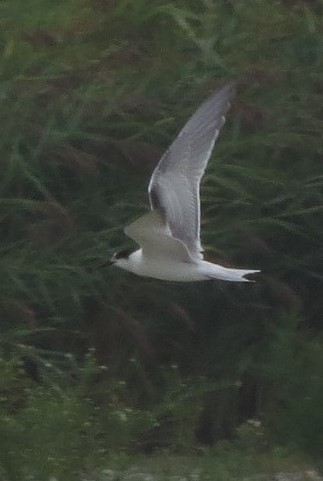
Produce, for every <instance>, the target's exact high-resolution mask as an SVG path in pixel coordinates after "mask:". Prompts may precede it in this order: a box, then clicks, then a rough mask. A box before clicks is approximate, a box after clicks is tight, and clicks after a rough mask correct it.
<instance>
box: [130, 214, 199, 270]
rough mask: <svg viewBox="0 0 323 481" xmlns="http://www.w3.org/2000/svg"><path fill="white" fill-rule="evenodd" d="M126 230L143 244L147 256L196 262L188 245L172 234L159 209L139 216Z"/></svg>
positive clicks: (144, 253)
mask: <svg viewBox="0 0 323 481" xmlns="http://www.w3.org/2000/svg"><path fill="white" fill-rule="evenodd" d="M124 232H125V234H126V235H127V236H128V237H130V238H131V239H133V240H134V241H135V242H137V244H139V245H140V246H141V248H142V251H143V255H144V257H146V258H152V259H153V260H156V259H167V260H172V259H173V260H174V261H176V262H179V261H181V262H190V263H191V262H194V259H193V258H192V257H191V255H190V252H189V250H188V249H187V247H186V245H185V244H184V243H183V242H182V241H181V240H179V239H175V238H174V237H173V236H172V234H171V232H170V229H169V227H168V225H167V224H166V223H165V221H164V219H163V218H162V216H161V215H160V213H159V212H158V211H152V212H149V213H148V214H145V215H143V216H141V217H139V219H137V220H135V221H134V222H132V223H131V224H130V225H128V226H127V227H126V228H125V229H124Z"/></svg>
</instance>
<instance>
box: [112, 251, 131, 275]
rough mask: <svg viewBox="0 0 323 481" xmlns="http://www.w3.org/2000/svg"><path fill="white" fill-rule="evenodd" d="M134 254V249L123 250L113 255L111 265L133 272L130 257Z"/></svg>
mask: <svg viewBox="0 0 323 481" xmlns="http://www.w3.org/2000/svg"><path fill="white" fill-rule="evenodd" d="M132 253H133V249H131V248H127V249H121V250H120V251H117V252H115V253H114V254H113V256H112V257H111V259H110V261H109V265H114V266H117V267H121V268H122V269H126V270H131V267H130V266H131V262H130V261H129V257H130V255H131V254H132Z"/></svg>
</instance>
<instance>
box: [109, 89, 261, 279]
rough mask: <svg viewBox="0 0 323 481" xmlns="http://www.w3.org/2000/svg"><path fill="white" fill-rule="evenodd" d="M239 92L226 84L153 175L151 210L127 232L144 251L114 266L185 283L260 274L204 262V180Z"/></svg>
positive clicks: (118, 258)
mask: <svg viewBox="0 0 323 481" xmlns="http://www.w3.org/2000/svg"><path fill="white" fill-rule="evenodd" d="M234 93H235V84H234V83H233V82H232V83H229V84H227V85H225V86H224V87H223V88H222V89H220V90H218V91H216V92H214V93H213V94H212V95H211V96H210V97H209V98H208V99H206V100H205V101H204V102H203V103H202V105H201V106H200V107H199V108H198V109H197V111H196V112H195V113H194V114H193V115H192V117H191V118H190V119H189V120H188V122H187V123H186V124H185V126H184V127H183V129H182V130H181V131H180V133H179V135H178V136H177V137H176V139H175V140H174V141H173V143H172V144H171V145H170V147H169V148H168V150H167V151H166V152H165V154H164V155H163V156H162V158H161V159H160V161H159V163H158V164H157V167H156V168H155V170H154V172H153V174H152V176H151V179H150V183H149V187H148V193H149V199H150V208H151V210H150V212H149V213H147V214H145V215H143V216H142V217H140V218H139V219H137V220H135V221H134V222H133V223H132V224H130V225H129V226H127V227H126V228H125V229H124V232H125V234H126V235H127V236H129V237H130V238H131V239H133V240H134V241H135V242H136V243H137V244H139V246H140V249H138V250H136V251H135V252H132V251H131V250H129V249H124V250H121V251H119V252H117V253H115V254H114V255H113V257H112V258H111V259H110V261H109V264H114V265H115V266H117V267H120V268H122V269H126V270H127V271H130V272H133V273H134V274H137V275H139V276H144V277H153V278H156V279H161V280H165V281H181V282H191V281H207V280H210V279H221V280H223V281H231V282H248V281H249V279H247V278H246V276H247V275H248V274H254V273H257V272H259V270H250V269H232V268H228V267H223V266H221V265H218V264H213V263H211V262H207V261H205V260H203V249H202V246H201V240H200V181H201V178H202V176H203V174H204V171H205V168H206V166H207V163H208V160H209V158H210V155H211V153H212V150H213V147H214V144H215V141H216V139H217V137H218V135H219V132H220V129H221V127H222V126H223V124H224V122H225V117H224V116H225V115H226V113H227V112H228V110H229V108H230V100H231V98H232V97H233V95H234Z"/></svg>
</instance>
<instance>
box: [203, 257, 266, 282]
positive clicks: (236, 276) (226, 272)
mask: <svg viewBox="0 0 323 481" xmlns="http://www.w3.org/2000/svg"><path fill="white" fill-rule="evenodd" d="M204 264H205V267H207V269H206V271H205V275H206V276H207V277H208V278H209V279H220V280H222V281H229V282H256V281H255V280H254V279H247V278H246V277H245V276H247V275H249V274H257V273H258V272H260V271H259V270H251V269H231V268H229V267H223V266H220V265H218V264H213V263H211V262H204Z"/></svg>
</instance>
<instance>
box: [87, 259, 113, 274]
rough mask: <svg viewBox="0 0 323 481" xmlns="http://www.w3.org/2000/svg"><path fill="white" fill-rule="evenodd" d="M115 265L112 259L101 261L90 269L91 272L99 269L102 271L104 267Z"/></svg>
mask: <svg viewBox="0 0 323 481" xmlns="http://www.w3.org/2000/svg"><path fill="white" fill-rule="evenodd" d="M113 264H114V261H113V260H112V259H107V260H105V261H101V262H99V263H97V264H94V265H93V266H92V267H90V270H91V271H96V270H98V269H102V268H103V267H109V266H112V265H113Z"/></svg>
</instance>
